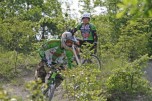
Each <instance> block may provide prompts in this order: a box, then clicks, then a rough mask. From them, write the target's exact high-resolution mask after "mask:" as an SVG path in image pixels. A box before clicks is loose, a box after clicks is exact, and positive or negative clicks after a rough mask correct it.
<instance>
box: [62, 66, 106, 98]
mask: <svg viewBox="0 0 152 101" xmlns="http://www.w3.org/2000/svg"><path fill="white" fill-rule="evenodd" d="M100 73H101V72H100V71H99V70H97V69H95V68H93V67H89V66H85V67H77V68H73V69H72V70H67V71H65V72H64V73H63V74H64V76H65V77H66V80H65V81H64V83H63V85H64V88H65V89H66V91H67V93H66V94H67V96H70V97H72V99H74V100H76V101H98V100H100V101H106V97H105V95H104V94H102V93H103V92H104V90H103V89H102V86H101V85H102V82H101V78H100V77H99V74H100Z"/></svg>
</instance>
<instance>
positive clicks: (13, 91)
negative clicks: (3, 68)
mask: <svg viewBox="0 0 152 101" xmlns="http://www.w3.org/2000/svg"><path fill="white" fill-rule="evenodd" d="M22 71H24V72H23V73H22V75H20V76H19V77H20V78H18V79H19V81H18V82H19V83H20V84H15V83H6V84H4V85H3V86H2V87H3V88H4V89H5V90H6V91H8V93H9V94H10V95H11V96H16V97H17V98H19V99H21V100H22V101H26V99H27V96H28V95H29V92H28V91H27V90H26V89H25V84H26V83H27V82H29V81H32V80H34V71H33V70H22ZM52 101H69V100H68V99H67V98H64V96H63V91H62V86H59V87H58V88H57V89H56V91H55V94H54V98H53V99H52Z"/></svg>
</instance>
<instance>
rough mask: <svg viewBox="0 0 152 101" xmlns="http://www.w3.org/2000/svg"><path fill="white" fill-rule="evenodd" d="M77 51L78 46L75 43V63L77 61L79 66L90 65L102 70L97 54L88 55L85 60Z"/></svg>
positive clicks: (73, 46) (73, 49) (73, 45)
mask: <svg viewBox="0 0 152 101" xmlns="http://www.w3.org/2000/svg"><path fill="white" fill-rule="evenodd" d="M77 49H78V46H77V44H75V42H73V44H72V51H73V53H74V58H75V61H76V64H77V65H79V66H82V65H86V64H88V65H91V66H93V67H95V68H97V69H99V70H101V61H100V59H99V58H98V56H96V55H95V54H93V53H91V54H87V55H88V56H87V57H86V58H83V57H82V56H80V55H79V54H78V53H77ZM88 53H89V52H88ZM82 54H83V53H82Z"/></svg>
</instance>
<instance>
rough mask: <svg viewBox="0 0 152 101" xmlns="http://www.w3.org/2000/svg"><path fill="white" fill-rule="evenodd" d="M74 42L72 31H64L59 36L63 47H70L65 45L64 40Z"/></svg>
mask: <svg viewBox="0 0 152 101" xmlns="http://www.w3.org/2000/svg"><path fill="white" fill-rule="evenodd" d="M67 41H68V42H69V41H71V42H74V41H75V38H74V37H73V35H72V33H71V32H64V33H63V34H62V36H61V46H62V47H63V48H65V49H70V47H69V46H67V45H66V42H67Z"/></svg>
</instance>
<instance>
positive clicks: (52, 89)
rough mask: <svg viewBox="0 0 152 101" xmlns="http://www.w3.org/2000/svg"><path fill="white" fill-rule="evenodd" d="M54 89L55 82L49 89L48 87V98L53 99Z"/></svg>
mask: <svg viewBox="0 0 152 101" xmlns="http://www.w3.org/2000/svg"><path fill="white" fill-rule="evenodd" d="M54 91H55V84H51V85H50V87H49V89H48V98H49V99H48V100H49V101H51V100H52V98H53V95H54Z"/></svg>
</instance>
